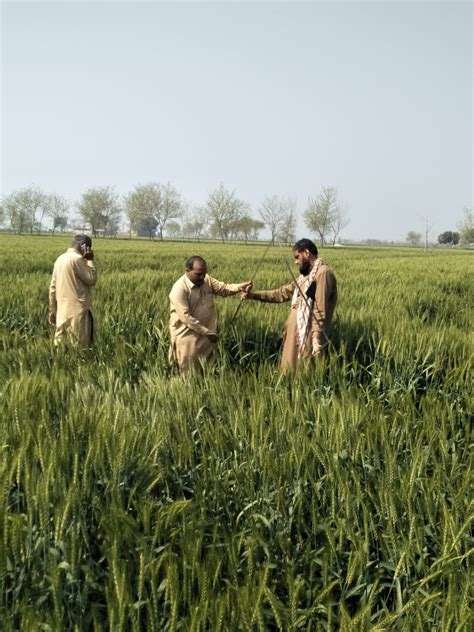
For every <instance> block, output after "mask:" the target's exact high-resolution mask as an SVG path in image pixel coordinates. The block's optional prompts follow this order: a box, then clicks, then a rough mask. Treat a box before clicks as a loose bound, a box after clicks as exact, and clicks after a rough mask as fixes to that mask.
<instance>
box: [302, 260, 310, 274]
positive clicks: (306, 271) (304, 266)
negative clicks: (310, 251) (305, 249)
mask: <svg viewBox="0 0 474 632" xmlns="http://www.w3.org/2000/svg"><path fill="white" fill-rule="evenodd" d="M310 271H311V263H310V262H309V261H305V262H304V263H302V264H301V265H300V273H301V274H302V275H303V276H308V274H309V273H310Z"/></svg>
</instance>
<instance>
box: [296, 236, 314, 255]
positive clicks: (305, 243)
mask: <svg viewBox="0 0 474 632" xmlns="http://www.w3.org/2000/svg"><path fill="white" fill-rule="evenodd" d="M293 250H297V251H298V252H303V250H307V251H308V252H310V253H311V254H312V255H314V256H315V257H317V256H318V249H317V248H316V244H315V243H314V241H311V239H299V240H298V241H297V242H296V244H295V245H294V246H293Z"/></svg>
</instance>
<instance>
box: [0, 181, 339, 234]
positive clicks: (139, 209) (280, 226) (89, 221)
mask: <svg viewBox="0 0 474 632" xmlns="http://www.w3.org/2000/svg"><path fill="white" fill-rule="evenodd" d="M296 206H297V205H296V200H295V199H294V198H292V197H290V196H279V195H267V196H265V197H264V199H263V200H262V202H261V204H260V205H259V206H258V208H257V209H256V215H257V216H256V217H255V216H254V213H253V212H252V209H251V206H250V204H248V203H247V202H246V201H244V200H242V199H240V198H239V197H238V196H237V195H236V193H235V191H231V190H229V189H227V188H226V187H224V185H223V184H220V185H219V186H218V187H217V188H216V189H215V190H213V191H212V192H211V193H210V194H209V196H208V199H207V200H206V203H205V204H204V205H202V206H192V205H189V204H187V203H186V202H185V201H184V200H183V197H182V195H181V194H180V193H179V191H178V190H177V189H176V188H175V187H174V186H173V185H171V184H170V183H167V184H160V183H158V182H150V183H147V184H138V185H136V186H135V187H134V188H133V189H132V190H131V191H130V192H128V193H127V194H126V195H124V196H122V197H119V195H118V194H117V193H116V192H115V190H114V188H113V187H92V188H89V189H87V190H86V191H84V192H83V193H82V195H81V198H80V199H79V201H78V202H76V203H75V204H71V203H70V202H69V201H68V200H67V199H66V198H64V197H63V196H60V195H56V194H49V193H44V192H43V191H41V190H40V189H39V188H38V187H27V188H23V189H19V190H16V191H13V192H12V193H11V194H9V195H6V196H4V197H3V198H2V200H1V203H0V224H2V225H4V226H5V227H6V228H8V229H9V230H11V231H13V232H15V233H19V234H22V233H31V234H33V233H35V232H41V231H42V230H45V228H46V222H48V223H49V225H50V227H51V229H52V232H53V233H54V232H55V231H56V230H60V231H64V230H66V228H67V227H68V226H71V224H72V226H71V227H72V228H79V224H81V227H83V228H87V230H89V231H90V232H91V233H92V235H93V236H94V237H99V236H104V237H105V236H114V235H116V234H117V233H118V231H119V227H120V222H121V221H122V220H123V219H124V218H125V220H126V222H127V227H128V234H129V236H130V237H132V236H137V235H138V236H147V237H149V238H150V239H153V238H155V237H158V238H159V239H163V237H164V235H165V233H166V234H167V235H168V236H170V237H187V238H193V239H197V240H199V239H202V238H204V237H209V238H213V239H220V240H222V242H228V241H233V240H243V241H245V242H247V241H250V240H257V239H258V238H259V234H260V232H261V231H262V230H264V229H266V230H267V232H268V234H269V238H270V241H271V243H272V244H275V243H276V242H285V243H291V242H293V241H294V240H295V239H296V225H297V210H296ZM73 211H75V212H76V216H75V217H74V218H73V216H72V213H73ZM303 217H304V222H305V224H306V227H307V228H308V230H310V231H311V233H312V234H316V235H317V236H318V237H319V241H320V242H321V244H322V245H325V244H326V243H328V242H329V243H332V244H335V243H336V241H337V239H338V238H339V237H340V234H341V231H342V230H343V229H344V228H345V227H346V226H347V224H348V223H349V219H348V215H347V211H346V209H345V207H344V206H343V205H342V204H341V203H340V202H339V199H338V191H337V189H336V188H335V187H323V188H322V190H321V192H320V193H319V194H318V195H316V196H314V197H310V198H309V199H308V203H307V205H306V208H305V209H304V212H303ZM74 224H76V225H74Z"/></svg>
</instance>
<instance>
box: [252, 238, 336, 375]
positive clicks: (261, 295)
mask: <svg viewBox="0 0 474 632" xmlns="http://www.w3.org/2000/svg"><path fill="white" fill-rule="evenodd" d="M293 256H294V258H295V264H296V265H297V266H298V268H299V271H300V276H299V277H298V279H297V281H296V283H295V282H294V281H293V282H292V283H288V284H287V285H283V286H282V287H280V288H277V289H275V290H265V291H261V292H251V291H249V292H243V293H242V298H243V299H254V300H257V301H263V302H265V303H283V302H285V301H290V300H291V310H290V315H289V317H288V320H287V321H286V324H285V334H284V337H283V350H282V354H281V367H282V368H283V369H296V367H297V366H298V363H299V361H300V360H301V359H304V358H310V357H322V356H325V355H326V354H327V351H328V346H329V333H330V326H331V321H332V316H333V313H334V308H335V307H336V302H337V283H336V277H335V276H334V273H333V272H332V270H331V269H330V268H329V267H328V266H327V265H326V264H325V263H324V261H323V260H322V259H320V258H319V257H318V249H317V248H316V245H315V244H314V243H313V242H312V241H311V240H310V239H300V240H299V241H297V242H296V244H295V245H294V247H293Z"/></svg>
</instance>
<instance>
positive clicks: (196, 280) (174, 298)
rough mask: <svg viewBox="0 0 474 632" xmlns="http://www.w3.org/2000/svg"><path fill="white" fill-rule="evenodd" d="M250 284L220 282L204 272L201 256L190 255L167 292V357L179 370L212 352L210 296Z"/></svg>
mask: <svg viewBox="0 0 474 632" xmlns="http://www.w3.org/2000/svg"><path fill="white" fill-rule="evenodd" d="M251 287H252V285H251V283H250V282H248V281H247V282H245V283H228V284H227V283H222V282H221V281H217V280H216V279H214V278H212V277H211V276H209V274H207V264H206V262H205V260H204V259H203V258H202V257H191V258H190V259H188V261H187V262H186V270H185V273H184V274H183V276H182V277H181V278H179V279H178V280H177V281H176V283H175V284H174V285H173V288H172V290H171V292H170V296H169V298H170V309H171V316H170V333H171V348H170V360H171V361H173V362H175V363H176V364H177V365H178V367H179V369H180V371H181V372H182V373H187V372H189V371H191V370H193V369H196V368H199V366H200V365H201V363H202V362H203V361H209V360H211V359H212V356H213V355H214V351H215V347H216V343H217V341H218V339H219V338H218V335H217V333H216V308H215V305H214V295H216V294H217V295H218V296H231V295H232V294H238V293H239V292H245V291H246V290H248V289H250V288H251Z"/></svg>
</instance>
